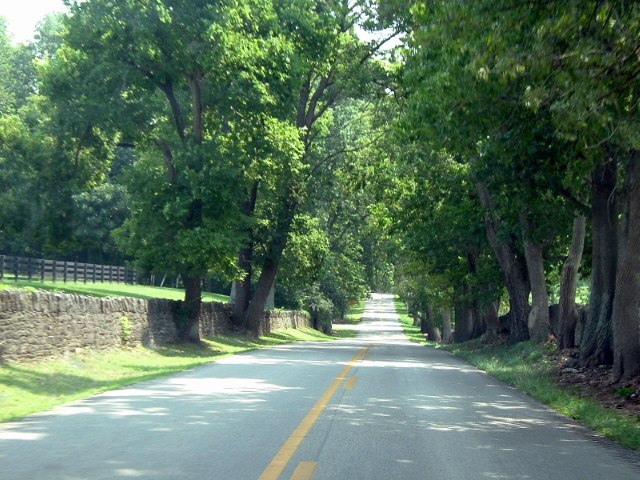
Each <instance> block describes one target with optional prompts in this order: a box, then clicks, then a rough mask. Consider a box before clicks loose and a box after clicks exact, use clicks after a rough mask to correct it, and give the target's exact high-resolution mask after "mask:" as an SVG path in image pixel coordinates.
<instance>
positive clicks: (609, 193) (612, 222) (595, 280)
mask: <svg viewBox="0 0 640 480" xmlns="http://www.w3.org/2000/svg"><path fill="white" fill-rule="evenodd" d="M616 179H617V163H616V161H615V160H614V159H611V160H609V161H607V162H604V163H602V164H600V165H599V166H598V167H597V168H596V170H595V171H594V173H593V176H592V193H593V200H592V208H591V230H592V243H593V246H592V266H591V295H590V298H589V315H588V316H587V322H586V325H585V328H584V332H583V335H582V341H581V344H580V364H581V365H582V366H583V367H594V366H598V365H611V363H612V361H613V345H612V335H611V312H612V309H613V298H614V294H615V281H616V264H617V226H618V216H617V209H616V200H615V190H616Z"/></svg>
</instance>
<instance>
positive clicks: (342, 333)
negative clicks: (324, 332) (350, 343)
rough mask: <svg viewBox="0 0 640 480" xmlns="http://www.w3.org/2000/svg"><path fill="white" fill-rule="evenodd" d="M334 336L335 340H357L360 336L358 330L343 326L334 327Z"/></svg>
mask: <svg viewBox="0 0 640 480" xmlns="http://www.w3.org/2000/svg"><path fill="white" fill-rule="evenodd" d="M332 330H333V332H332V334H331V335H332V336H333V337H335V338H355V337H356V336H357V335H358V331H357V330H353V329H351V328H346V327H344V326H342V325H333V328H332Z"/></svg>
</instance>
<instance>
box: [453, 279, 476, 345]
mask: <svg viewBox="0 0 640 480" xmlns="http://www.w3.org/2000/svg"><path fill="white" fill-rule="evenodd" d="M456 290H457V292H456V297H457V298H456V305H455V309H454V310H455V320H456V328H455V331H454V332H453V338H454V341H455V342H456V343H462V342H466V341H467V340H471V338H472V336H473V309H472V308H471V304H470V302H469V299H468V293H469V286H468V285H467V284H466V283H465V282H463V284H462V285H461V286H458V287H456Z"/></svg>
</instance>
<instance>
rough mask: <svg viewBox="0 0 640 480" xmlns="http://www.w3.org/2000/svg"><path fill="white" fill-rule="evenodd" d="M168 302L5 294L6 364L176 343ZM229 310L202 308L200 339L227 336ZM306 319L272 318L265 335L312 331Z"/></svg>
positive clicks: (1, 313)
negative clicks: (278, 331) (307, 328)
mask: <svg viewBox="0 0 640 480" xmlns="http://www.w3.org/2000/svg"><path fill="white" fill-rule="evenodd" d="M176 304H177V302H175V301H172V300H164V299H150V300H145V299H137V298H127V297H118V298H98V297H91V296H84V295H69V294H62V293H51V292H45V291H37V292H31V291H28V290H0V362H2V361H32V360H37V359H40V358H45V357H56V356H62V355H68V354H72V353H76V352H79V351H81V350H84V349H89V348H91V349H107V348H114V347H119V346H124V345H136V344H144V345H148V346H151V345H154V344H164V343H171V342H173V341H175V339H176V329H175V326H174V323H173V313H172V312H173V311H175V307H176ZM230 313H231V310H230V306H229V305H225V304H222V303H214V302H205V303H203V304H202V311H201V319H200V335H201V336H202V337H211V336H215V335H221V334H224V333H225V332H226V331H227V330H228V328H229V316H230ZM309 325H310V323H309V319H308V317H307V315H306V314H304V313H300V312H289V311H279V310H275V311H270V312H266V315H265V320H264V321H263V323H262V326H261V333H262V334H265V333H269V332H271V331H272V330H276V329H282V328H300V327H303V326H309Z"/></svg>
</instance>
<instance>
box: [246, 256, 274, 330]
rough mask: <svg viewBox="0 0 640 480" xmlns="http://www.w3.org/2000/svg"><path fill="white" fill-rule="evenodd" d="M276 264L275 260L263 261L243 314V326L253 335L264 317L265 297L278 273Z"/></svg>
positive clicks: (267, 295)
mask: <svg viewBox="0 0 640 480" xmlns="http://www.w3.org/2000/svg"><path fill="white" fill-rule="evenodd" d="M278 265H279V262H275V261H268V262H265V264H264V266H263V268H262V273H261V274H260V278H259V280H258V285H257V287H256V290H255V292H254V293H253V296H252V297H251V301H250V302H249V306H248V307H247V310H246V312H245V315H244V327H245V328H246V329H247V331H248V332H250V333H251V334H253V335H255V336H257V335H258V334H259V332H260V322H262V319H263V317H264V310H265V305H266V303H267V298H269V292H270V291H271V286H272V285H273V282H274V281H275V279H276V274H277V273H278Z"/></svg>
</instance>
